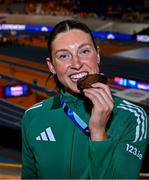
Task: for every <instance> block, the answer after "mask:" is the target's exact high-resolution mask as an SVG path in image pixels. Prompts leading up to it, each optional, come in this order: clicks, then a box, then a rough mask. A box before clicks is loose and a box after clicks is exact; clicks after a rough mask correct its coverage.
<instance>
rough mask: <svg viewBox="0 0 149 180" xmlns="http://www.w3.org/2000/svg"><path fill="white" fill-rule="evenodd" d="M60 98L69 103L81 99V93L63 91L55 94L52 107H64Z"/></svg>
mask: <svg viewBox="0 0 149 180" xmlns="http://www.w3.org/2000/svg"><path fill="white" fill-rule="evenodd" d="M60 98H62V99H63V100H64V101H65V103H67V104H69V103H77V102H78V100H79V99H80V95H73V94H71V93H69V92H64V91H61V92H60V93H59V94H58V95H56V96H54V99H53V104H52V106H51V109H58V108H61V107H62V106H61V102H60Z"/></svg>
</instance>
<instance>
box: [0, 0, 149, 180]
mask: <svg viewBox="0 0 149 180" xmlns="http://www.w3.org/2000/svg"><path fill="white" fill-rule="evenodd" d="M64 19H77V20H80V21H81V22H84V23H85V24H87V25H88V26H89V27H90V28H91V30H92V32H93V35H94V37H95V39H96V43H97V44H98V45H99V46H100V54H101V72H103V73H105V74H106V75H107V77H108V83H109V85H110V88H111V91H112V93H113V94H115V95H117V96H120V97H123V98H126V99H128V100H130V101H132V102H133V103H136V104H138V105H140V106H141V107H143V108H144V109H145V111H146V112H147V115H148V116H149V0H107V1H105V0H42V1H41V0H0V179H12V178H13V179H20V174H21V119H22V115H23V113H24V111H25V110H26V109H27V108H28V107H30V106H32V105H33V104H35V103H37V102H40V101H41V100H43V99H45V98H49V97H51V96H53V95H55V94H56V90H57V89H56V85H55V82H54V80H53V79H52V78H51V77H50V76H49V71H48V68H47V65H46V61H45V58H46V57H47V56H48V50H47V38H48V36H49V34H50V31H51V29H52V28H53V26H54V25H55V24H56V23H58V22H60V21H61V20H64ZM148 144H149V140H148ZM148 162H149V145H148V147H147V151H146V154H145V158H144V160H143V165H142V168H141V173H140V179H143V178H144V179H149V165H148ZM134 166H135V164H134Z"/></svg>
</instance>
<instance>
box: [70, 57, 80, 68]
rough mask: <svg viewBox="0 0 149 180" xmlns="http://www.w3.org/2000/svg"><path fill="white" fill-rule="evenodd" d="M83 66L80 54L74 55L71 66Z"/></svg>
mask: <svg viewBox="0 0 149 180" xmlns="http://www.w3.org/2000/svg"><path fill="white" fill-rule="evenodd" d="M81 67H82V62H81V60H80V58H79V57H78V56H75V57H74V56H73V58H72V61H71V68H74V69H80V68H81Z"/></svg>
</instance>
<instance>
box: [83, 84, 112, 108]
mask: <svg viewBox="0 0 149 180" xmlns="http://www.w3.org/2000/svg"><path fill="white" fill-rule="evenodd" d="M92 87H93V88H89V89H84V90H83V91H84V94H85V96H86V97H88V98H89V99H90V100H91V101H92V103H93V104H94V105H96V106H99V104H100V105H101V106H102V107H103V108H105V109H106V108H108V107H109V108H110V109H113V98H112V95H111V92H110V89H109V87H108V86H107V85H104V84H102V83H95V84H93V85H92Z"/></svg>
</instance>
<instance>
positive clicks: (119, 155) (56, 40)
mask: <svg viewBox="0 0 149 180" xmlns="http://www.w3.org/2000/svg"><path fill="white" fill-rule="evenodd" d="M48 49H49V57H48V58H47V64H48V67H49V70H50V72H51V73H53V74H54V75H55V76H56V77H57V79H58V81H59V84H60V87H61V89H60V92H59V94H58V95H56V96H54V97H51V98H49V99H47V100H44V101H42V102H40V103H38V104H36V105H34V106H32V107H31V108H29V109H28V110H27V111H26V112H25V114H24V117H23V122H22V123H23V125H22V138H23V149H22V160H23V161H22V164H23V167H22V178H26V179H29V178H35V179H36V178H41V179H42V178H47V179H51V178H52V179H55V178H57V179H68V178H69V179H74V178H75V179H82V178H83V179H88V178H89V179H93V178H111V179H112V178H113V179H116V178H138V176H139V172H140V167H141V163H142V160H143V156H144V153H145V148H146V145H147V116H146V114H145V112H144V110H143V109H141V108H140V107H138V106H136V105H134V104H132V103H130V102H128V101H126V100H123V99H120V98H118V97H114V96H112V95H111V92H110V89H109V87H108V85H105V84H103V83H100V82H97V83H94V84H92V87H91V88H88V89H84V90H83V96H82V95H81V96H80V93H81V92H80V90H79V89H78V88H77V81H78V80H79V79H80V78H82V77H84V76H86V75H87V74H99V73H100V70H99V63H100V56H99V49H98V47H97V46H96V44H95V41H94V39H93V36H92V34H91V31H90V30H89V28H88V27H87V26H86V25H84V24H82V23H80V22H78V21H74V20H66V21H62V22H60V23H59V24H57V25H56V26H55V27H54V29H53V30H52V32H51V33H50V36H49V39H48ZM90 102H91V103H90ZM88 103H89V104H91V105H92V106H90V108H88V109H89V110H87V108H86V104H87V107H88Z"/></svg>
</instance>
